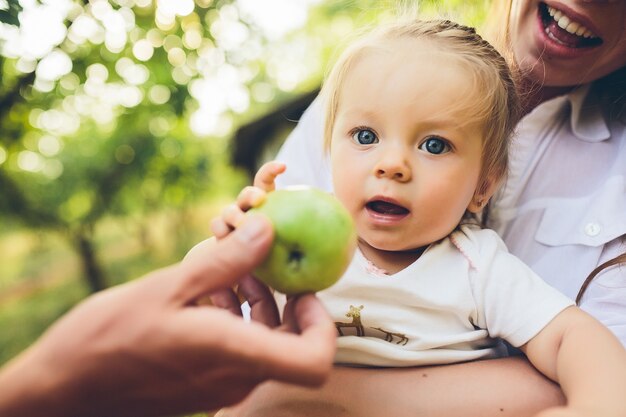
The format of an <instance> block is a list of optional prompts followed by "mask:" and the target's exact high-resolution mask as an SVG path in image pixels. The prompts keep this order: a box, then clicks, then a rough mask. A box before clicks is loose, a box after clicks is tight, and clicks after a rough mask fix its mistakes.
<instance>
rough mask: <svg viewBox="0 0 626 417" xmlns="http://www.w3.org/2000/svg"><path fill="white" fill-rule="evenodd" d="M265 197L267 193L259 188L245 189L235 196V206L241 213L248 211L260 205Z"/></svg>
mask: <svg viewBox="0 0 626 417" xmlns="http://www.w3.org/2000/svg"><path fill="white" fill-rule="evenodd" d="M266 196H267V193H266V192H265V191H264V190H263V189H261V188H259V187H250V186H248V187H245V188H244V189H243V190H241V192H240V193H239V195H238V196H237V206H238V207H239V208H240V209H241V210H243V211H248V210H250V209H251V208H252V207H257V206H259V205H261V203H263V201H265V197H266Z"/></svg>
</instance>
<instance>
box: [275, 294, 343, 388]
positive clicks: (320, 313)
mask: <svg viewBox="0 0 626 417" xmlns="http://www.w3.org/2000/svg"><path fill="white" fill-rule="evenodd" d="M290 303H293V313H294V317H295V319H296V321H297V326H298V327H299V329H300V335H299V336H298V335H294V334H292V333H283V335H284V337H285V340H284V342H282V343H283V347H282V349H280V350H279V351H276V350H274V351H265V353H266V355H267V356H268V361H269V362H270V363H273V365H272V366H271V367H269V368H267V369H268V372H269V374H270V375H269V376H270V377H271V378H272V379H278V380H281V381H285V382H290V383H297V384H304V385H319V384H321V383H322V382H324V380H325V379H326V377H327V376H328V375H329V374H330V371H331V369H332V363H333V359H334V355H335V349H336V338H337V337H336V334H337V330H336V329H335V325H334V323H333V322H332V320H331V319H330V317H329V315H328V313H327V312H326V310H325V309H324V307H323V306H322V304H321V303H320V302H319V300H318V299H317V298H316V297H315V295H313V294H305V295H302V296H299V297H296V298H294V299H293V300H290ZM285 352H288V354H285Z"/></svg>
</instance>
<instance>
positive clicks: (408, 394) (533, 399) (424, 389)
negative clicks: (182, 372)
mask: <svg viewBox="0 0 626 417" xmlns="http://www.w3.org/2000/svg"><path fill="white" fill-rule="evenodd" d="M563 402H564V398H563V396H562V394H561V391H560V389H559V387H558V386H557V385H556V384H554V383H552V382H551V381H549V380H547V379H546V378H544V377H543V376H542V375H541V374H539V373H538V372H537V371H536V370H535V369H534V368H533V367H532V366H531V365H530V364H528V362H526V361H525V360H524V359H522V358H506V359H498V360H489V361H479V362H472V363H465V364H457V365H448V366H437V367H423V368H409V369H399V368H387V369H371V368H370V369H363V368H344V367H338V368H335V370H334V371H333V374H332V376H331V378H330V379H329V381H328V382H327V383H326V384H325V385H324V386H323V387H322V388H320V389H316V390H312V389H302V388H297V387H293V386H288V385H284V384H277V383H268V384H265V385H263V386H261V387H259V388H258V389H257V390H256V391H254V392H253V393H252V395H251V396H250V397H248V398H247V399H246V400H245V401H244V402H243V403H242V404H240V406H238V407H237V408H233V409H231V410H229V412H227V413H224V414H223V415H224V416H229V417H230V416H265V415H267V416H276V415H280V416H283V415H284V416H298V415H302V414H303V411H304V410H306V415H307V416H326V415H337V416H338V415H341V416H359V417H368V416H381V415H388V414H391V413H392V414H393V415H394V416H403V415H407V416H409V415H410V416H415V415H427V416H433V417H438V416H441V417H444V416H445V417H455V416H459V417H461V416H462V417H474V416H475V417H490V416H498V417H504V416H508V417H512V416H514V417H523V416H531V415H533V414H534V413H536V412H537V411H539V410H542V409H544V408H547V407H550V406H554V405H559V404H563Z"/></svg>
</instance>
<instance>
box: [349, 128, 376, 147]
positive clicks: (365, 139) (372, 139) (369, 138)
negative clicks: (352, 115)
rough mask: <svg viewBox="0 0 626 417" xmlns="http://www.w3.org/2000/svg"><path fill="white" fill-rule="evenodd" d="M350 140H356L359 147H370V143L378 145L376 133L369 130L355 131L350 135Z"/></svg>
mask: <svg viewBox="0 0 626 417" xmlns="http://www.w3.org/2000/svg"><path fill="white" fill-rule="evenodd" d="M352 139H354V140H356V141H357V142H358V143H359V144H361V145H371V144H372V143H378V137H377V136H376V133H374V132H372V131H371V130H370V129H357V130H356V131H355V132H354V133H353V134H352Z"/></svg>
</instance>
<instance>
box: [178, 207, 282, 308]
mask: <svg viewBox="0 0 626 417" xmlns="http://www.w3.org/2000/svg"><path fill="white" fill-rule="evenodd" d="M273 237H274V233H273V229H272V224H271V222H270V220H269V219H268V218H267V217H265V216H263V215H259V214H254V215H247V216H246V219H245V221H244V222H243V223H242V224H241V225H240V226H239V227H237V229H235V230H234V231H233V232H232V233H230V234H229V235H228V236H226V237H225V238H224V239H221V240H219V241H217V242H215V244H214V245H212V246H211V247H209V248H207V249H206V250H205V253H204V255H203V256H195V257H194V258H193V259H190V261H189V262H186V263H184V264H182V265H179V268H180V270H179V277H180V279H179V280H178V282H179V285H178V291H176V294H175V298H176V299H177V300H178V301H180V302H182V303H184V304H186V303H188V302H189V301H192V300H195V299H197V298H198V297H201V296H202V295H205V294H207V293H209V292H211V291H214V290H217V289H222V288H227V287H230V286H232V285H233V284H235V283H236V282H237V281H239V280H240V279H241V278H243V277H244V276H246V275H248V274H249V273H250V272H252V270H253V269H254V268H255V267H256V266H257V265H259V264H260V263H261V262H262V261H263V260H264V259H265V257H266V256H267V253H268V252H269V249H270V246H271V244H272V240H273ZM198 255H199V254H198Z"/></svg>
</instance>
